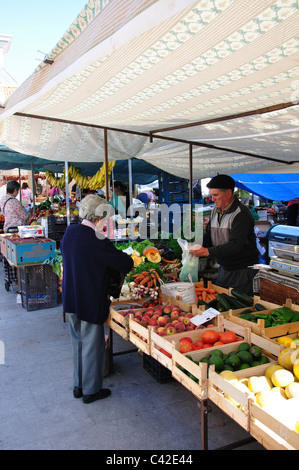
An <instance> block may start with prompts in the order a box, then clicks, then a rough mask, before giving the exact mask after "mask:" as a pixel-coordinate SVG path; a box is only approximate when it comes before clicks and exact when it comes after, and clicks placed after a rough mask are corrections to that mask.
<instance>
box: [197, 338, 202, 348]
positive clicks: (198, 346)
mask: <svg viewBox="0 0 299 470" xmlns="http://www.w3.org/2000/svg"><path fill="white" fill-rule="evenodd" d="M195 345H196V347H197V348H203V342H202V341H200V339H199V340H198V341H196V343H195Z"/></svg>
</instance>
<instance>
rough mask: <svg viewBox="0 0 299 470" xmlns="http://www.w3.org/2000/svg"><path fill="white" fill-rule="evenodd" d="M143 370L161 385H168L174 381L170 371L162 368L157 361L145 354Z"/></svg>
mask: <svg viewBox="0 0 299 470" xmlns="http://www.w3.org/2000/svg"><path fill="white" fill-rule="evenodd" d="M143 368H144V369H145V370H146V371H147V372H148V373H149V374H150V375H151V376H152V377H153V378H154V379H155V380H157V382H159V383H160V384H163V383H168V382H171V381H172V380H173V378H172V373H171V371H170V370H169V369H167V368H166V367H164V366H162V364H160V363H159V362H158V361H156V359H153V358H152V357H151V356H148V354H145V353H143Z"/></svg>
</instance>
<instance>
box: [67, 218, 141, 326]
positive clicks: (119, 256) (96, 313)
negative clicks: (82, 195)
mask: <svg viewBox="0 0 299 470" xmlns="http://www.w3.org/2000/svg"><path fill="white" fill-rule="evenodd" d="M60 249H61V253H62V258H63V281H62V298H63V307H64V311H65V312H67V313H75V314H76V316H77V318H79V319H80V320H84V321H87V322H89V323H95V324H101V323H104V322H105V321H106V319H107V317H108V313H109V306H110V300H109V295H108V290H109V284H110V281H111V276H112V273H113V270H116V271H118V272H119V273H122V274H127V273H128V272H129V271H130V270H131V268H132V267H133V260H132V258H131V257H130V256H129V255H127V254H126V253H123V252H122V251H120V250H117V248H115V246H114V245H113V244H112V242H111V241H110V240H109V239H107V238H104V239H100V238H98V237H97V236H96V232H95V231H94V230H93V229H92V228H91V227H88V226H86V225H82V224H73V225H70V226H69V227H68V228H67V230H66V232H65V234H64V237H63V239H62V242H61V245H60Z"/></svg>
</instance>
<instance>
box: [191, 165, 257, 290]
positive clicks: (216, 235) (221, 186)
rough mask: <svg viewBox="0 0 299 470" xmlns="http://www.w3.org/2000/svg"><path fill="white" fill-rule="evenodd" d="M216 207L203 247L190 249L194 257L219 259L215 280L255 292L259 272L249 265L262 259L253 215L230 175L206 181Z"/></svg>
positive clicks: (227, 285)
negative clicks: (237, 194) (254, 285)
mask: <svg viewBox="0 0 299 470" xmlns="http://www.w3.org/2000/svg"><path fill="white" fill-rule="evenodd" d="M207 187H208V188H209V192H210V194H211V196H212V201H213V202H214V203H215V207H213V209H212V212H211V216H210V221H209V223H208V226H207V229H206V232H205V234H204V237H203V244H202V247H200V248H197V247H194V249H190V252H193V253H194V254H195V256H198V257H206V256H209V257H211V258H216V261H217V263H218V264H219V265H220V267H219V271H218V276H217V279H216V281H215V283H216V284H217V285H219V286H222V287H225V288H229V287H232V288H235V289H236V290H238V291H240V292H242V293H244V294H247V295H253V278H254V276H255V275H256V273H257V271H256V270H254V269H252V268H251V267H250V266H252V265H254V264H256V263H258V262H259V254H258V249H257V244H256V236H255V232H254V218H253V216H252V214H251V212H250V210H249V209H248V207H246V206H244V204H242V203H241V202H240V201H239V200H238V199H237V198H236V197H235V196H234V188H235V181H234V179H233V178H231V177H230V176H228V175H219V174H218V175H216V176H214V178H212V179H211V181H210V182H209V183H208V184H207Z"/></svg>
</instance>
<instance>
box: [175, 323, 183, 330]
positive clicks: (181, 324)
mask: <svg viewBox="0 0 299 470" xmlns="http://www.w3.org/2000/svg"><path fill="white" fill-rule="evenodd" d="M175 329H176V330H177V331H178V332H181V331H185V325H184V323H182V322H180V321H179V322H178V323H176V324H175Z"/></svg>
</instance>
